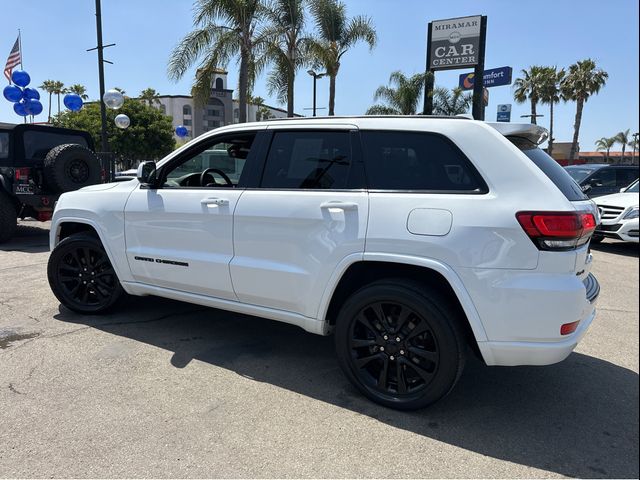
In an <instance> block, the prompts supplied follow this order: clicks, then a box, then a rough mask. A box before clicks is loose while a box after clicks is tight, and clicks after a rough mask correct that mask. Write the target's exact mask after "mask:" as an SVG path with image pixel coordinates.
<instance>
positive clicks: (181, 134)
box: [176, 125, 189, 138]
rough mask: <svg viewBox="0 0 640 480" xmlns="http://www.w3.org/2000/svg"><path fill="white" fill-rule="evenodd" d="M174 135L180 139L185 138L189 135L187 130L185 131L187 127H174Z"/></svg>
mask: <svg viewBox="0 0 640 480" xmlns="http://www.w3.org/2000/svg"><path fill="white" fill-rule="evenodd" d="M176 135H177V136H179V137H180V138H182V137H186V136H187V135H189V130H187V127H185V126H184V125H178V126H177V127H176Z"/></svg>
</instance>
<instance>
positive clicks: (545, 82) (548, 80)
mask: <svg viewBox="0 0 640 480" xmlns="http://www.w3.org/2000/svg"><path fill="white" fill-rule="evenodd" d="M564 75H565V71H564V69H562V68H561V69H560V70H558V67H543V71H542V73H541V88H540V103H543V104H547V105H549V145H548V146H547V153H548V154H549V156H551V155H552V154H553V141H554V140H555V139H554V138H553V106H554V105H555V104H556V103H558V102H560V100H563V98H562V94H561V92H560V84H561V83H562V79H563V78H564ZM532 118H535V117H532Z"/></svg>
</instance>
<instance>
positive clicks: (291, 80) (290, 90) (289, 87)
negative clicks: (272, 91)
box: [287, 67, 296, 117]
mask: <svg viewBox="0 0 640 480" xmlns="http://www.w3.org/2000/svg"><path fill="white" fill-rule="evenodd" d="M287 76H288V78H287V117H293V84H294V82H295V80H296V73H295V71H294V70H293V68H291V67H289V72H288V75H287Z"/></svg>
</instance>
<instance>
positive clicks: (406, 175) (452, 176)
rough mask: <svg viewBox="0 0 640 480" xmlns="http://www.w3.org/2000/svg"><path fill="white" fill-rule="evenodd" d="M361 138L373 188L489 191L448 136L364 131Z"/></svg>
mask: <svg viewBox="0 0 640 480" xmlns="http://www.w3.org/2000/svg"><path fill="white" fill-rule="evenodd" d="M361 138H362V146H363V149H364V158H365V167H366V170H367V182H368V184H369V188H371V189H373V190H429V191H444V192H449V191H456V192H469V193H484V192H486V191H487V185H486V184H485V182H484V181H483V180H482V177H480V174H479V173H478V172H477V170H476V169H475V168H474V167H473V165H472V164H471V162H470V161H469V160H468V159H467V157H466V156H465V155H464V154H463V153H462V152H461V151H460V149H458V147H456V146H455V145H454V144H453V143H452V142H451V141H450V140H449V139H447V138H446V137H443V136H441V135H437V134H434V133H423V132H400V131H362V132H361Z"/></svg>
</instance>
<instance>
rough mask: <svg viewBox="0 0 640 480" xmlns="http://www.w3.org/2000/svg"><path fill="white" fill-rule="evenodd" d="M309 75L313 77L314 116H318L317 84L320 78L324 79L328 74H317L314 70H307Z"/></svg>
mask: <svg viewBox="0 0 640 480" xmlns="http://www.w3.org/2000/svg"><path fill="white" fill-rule="evenodd" d="M307 73H308V74H309V75H311V76H312V77H313V116H314V117H315V116H316V82H317V81H318V79H319V78H322V77H324V76H325V75H326V74H327V73H326V72H324V73H316V72H315V71H314V70H307Z"/></svg>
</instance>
